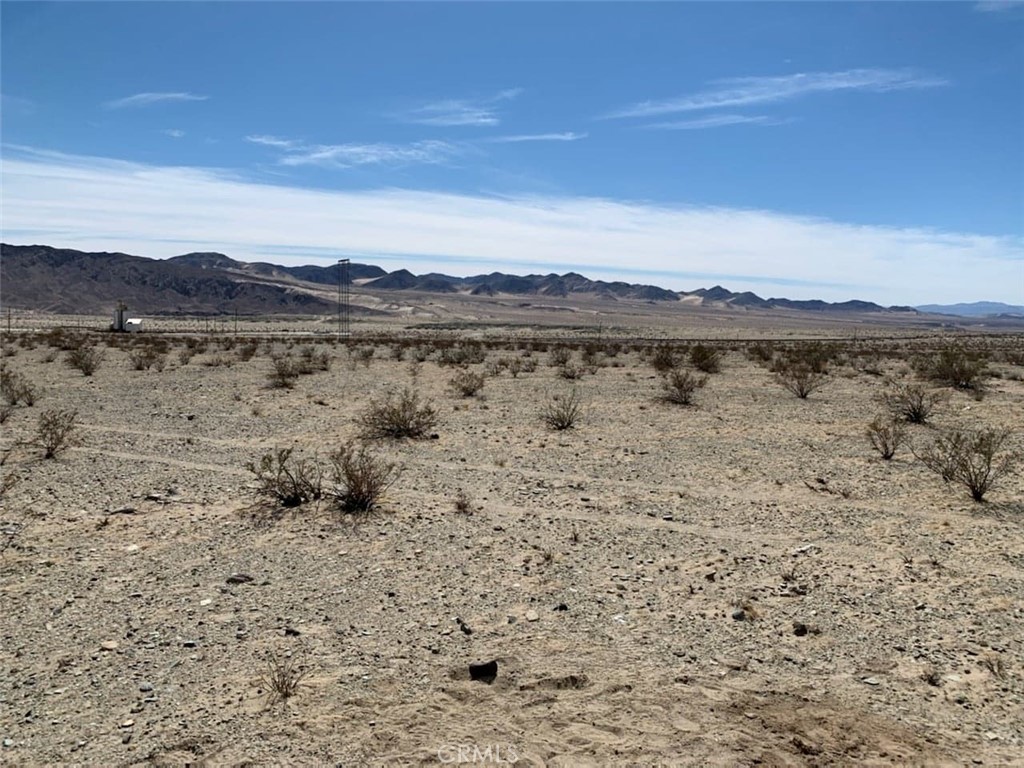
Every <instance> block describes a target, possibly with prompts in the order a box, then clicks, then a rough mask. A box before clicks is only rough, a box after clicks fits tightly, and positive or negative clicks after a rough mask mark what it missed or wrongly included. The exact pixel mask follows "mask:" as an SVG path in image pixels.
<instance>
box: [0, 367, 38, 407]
mask: <svg viewBox="0 0 1024 768" xmlns="http://www.w3.org/2000/svg"><path fill="white" fill-rule="evenodd" d="M0 398H3V402H4V403H6V404H7V405H11V406H15V405H17V404H18V403H21V404H22V405H26V406H32V405H34V404H35V402H36V388H35V387H34V386H33V385H32V383H31V382H30V381H29V380H28V379H27V378H25V376H24V375H23V374H21V373H18V372H17V371H12V370H10V369H9V368H8V367H7V366H6V365H0Z"/></svg>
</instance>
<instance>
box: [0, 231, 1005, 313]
mask: <svg viewBox="0 0 1024 768" xmlns="http://www.w3.org/2000/svg"><path fill="white" fill-rule="evenodd" d="M0 256H2V259H0V279H2V299H3V304H4V305H5V306H10V307H17V308H24V309H36V310H42V311H50V312H64V313H73V312H80V313H106V312H108V311H110V309H111V307H112V306H114V305H115V304H116V303H117V302H118V301H125V302H127V303H128V305H129V307H130V308H132V309H133V310H134V311H138V312H139V313H144V314H170V313H182V314H229V313H233V312H238V313H240V314H281V313H305V314H329V313H331V312H334V311H336V309H337V305H336V303H335V301H334V299H333V295H331V294H330V293H329V292H328V290H325V289H329V288H333V287H334V286H336V285H338V280H339V276H340V275H339V269H340V267H339V265H338V264H331V265H330V266H324V267H321V266H314V265H305V266H300V267H286V266H281V265H277V264H270V263H266V262H244V261H237V260H235V259H232V258H230V257H229V256H226V255H224V254H223V253H216V252H196V253H186V254H182V255H181V256H174V257H172V258H169V259H149V258H145V257H142V256H132V255H129V254H125V253H106V252H103V253H86V252H83V251H75V250H70V249H66V248H52V247H50V246H46V245H8V244H2V245H0ZM349 279H350V280H351V281H353V282H355V281H358V285H359V288H358V290H359V291H364V292H369V293H371V294H372V293H374V292H376V291H384V292H389V293H390V292H402V291H407V292H422V293H431V294H453V293H461V294H464V295H467V296H470V295H471V296H478V297H488V296H501V295H503V294H504V295H519V296H524V295H525V296H540V297H550V298H568V299H571V298H572V297H573V296H589V297H592V298H596V299H599V300H602V301H627V300H628V301H641V302H648V303H653V302H679V301H686V302H687V303H690V304H693V303H695V302H696V303H698V304H700V305H702V306H707V307H721V308H733V309H742V310H791V311H800V312H825V313H832V312H837V313H839V312H841V313H881V312H886V313H892V312H906V313H917V312H918V311H919V310H920V311H938V310H940V309H941V310H946V311H948V310H950V309H951V307H921V308H919V310H918V309H914V308H912V307H882V306H879V305H878V304H874V303H871V302H868V301H845V302H839V303H830V302H827V301H821V300H817V299H812V300H804V301H797V300H792V299H785V298H768V299H763V298H761V297H760V296H758V295H757V294H755V293H752V292H750V291H745V292H742V293H734V292H732V291H730V290H728V289H727V288H723V287H722V286H720V285H716V286H714V287H712V288H701V289H698V290H695V291H690V292H685V291H671V290H668V289H666V288H660V287H658V286H655V285H642V284H637V283H625V282H618V281H612V282H607V281H604V280H591V279H590V278H588V277H585V276H583V275H581V274H578V273H576V272H568V273H566V274H564V275H559V274H555V273H550V274H546V275H511V274H504V273H502V272H492V273H490V274H487V275H474V276H471V277H452V276H450V275H444V274H440V273H430V274H426V275H415V274H413V273H412V272H410V271H409V270H407V269H398V270H395V271H393V272H386V271H385V270H383V269H381V268H380V267H378V266H374V265H371V264H350V265H349ZM956 307H958V308H960V307H964V308H973V309H974V310H975V311H973V312H967V311H963V312H961V314H972V315H973V314H983V313H985V312H984V311H983V309H982V308H984V310H985V311H996V312H1001V313H1004V314H1005V313H1007V312H1011V313H1012V312H1013V311H1019V312H1021V313H1024V307H1011V306H1009V305H1005V304H993V303H979V304H972V305H956ZM352 310H353V312H357V313H375V312H376V311H377V310H369V309H365V308H360V307H357V306H355V305H353V307H352Z"/></svg>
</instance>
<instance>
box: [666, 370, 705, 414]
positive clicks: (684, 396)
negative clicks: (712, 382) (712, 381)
mask: <svg viewBox="0 0 1024 768" xmlns="http://www.w3.org/2000/svg"><path fill="white" fill-rule="evenodd" d="M707 383H708V377H707V376H695V375H694V374H692V373H690V372H689V371H687V370H683V369H681V368H673V369H672V370H670V371H668V372H667V373H666V374H665V377H664V378H663V379H662V380H661V399H662V401H664V402H666V403H672V404H674V405H691V404H692V403H693V396H694V394H696V392H697V390H698V389H702V388H703V387H704V385H705V384H707Z"/></svg>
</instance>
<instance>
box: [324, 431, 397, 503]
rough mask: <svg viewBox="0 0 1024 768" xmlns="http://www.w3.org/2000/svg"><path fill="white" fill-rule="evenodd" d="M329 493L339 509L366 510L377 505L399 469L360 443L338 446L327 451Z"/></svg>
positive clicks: (395, 478) (395, 477)
mask: <svg viewBox="0 0 1024 768" xmlns="http://www.w3.org/2000/svg"><path fill="white" fill-rule="evenodd" d="M330 463H331V480H332V482H333V485H334V487H333V489H332V490H331V492H330V493H331V496H332V498H333V500H334V504H335V505H336V506H337V508H338V509H340V510H341V511H342V512H347V513H356V512H369V511H370V510H371V509H373V508H374V507H376V506H377V504H378V503H379V502H380V499H381V497H382V496H383V495H384V493H385V491H387V489H388V488H390V487H391V486H392V484H393V483H394V482H395V480H397V479H398V476H399V474H400V471H399V469H398V467H396V466H395V465H394V464H392V463H390V462H388V461H384V460H383V459H380V458H378V457H376V456H374V455H373V454H372V453H370V452H369V451H367V450H366V447H365V446H361V447H360V448H359V449H358V450H356V449H355V448H353V447H352V446H345V447H343V448H339V449H338V450H337V451H335V452H334V453H332V454H331V455H330Z"/></svg>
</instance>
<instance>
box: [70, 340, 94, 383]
mask: <svg viewBox="0 0 1024 768" xmlns="http://www.w3.org/2000/svg"><path fill="white" fill-rule="evenodd" d="M64 359H65V361H66V362H67V364H68V365H69V366H71V367H72V368H77V369H78V370H79V371H81V372H82V375H83V376H92V375H93V374H94V373H96V369H97V368H99V367H100V363H101V362H103V350H101V349H98V348H96V347H94V346H92V345H91V344H88V343H86V342H85V341H83V340H81V339H78V343H77V344H76V345H74V346H73V347H72V348H71V349H69V350H68V353H67V357H65V358H64Z"/></svg>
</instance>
